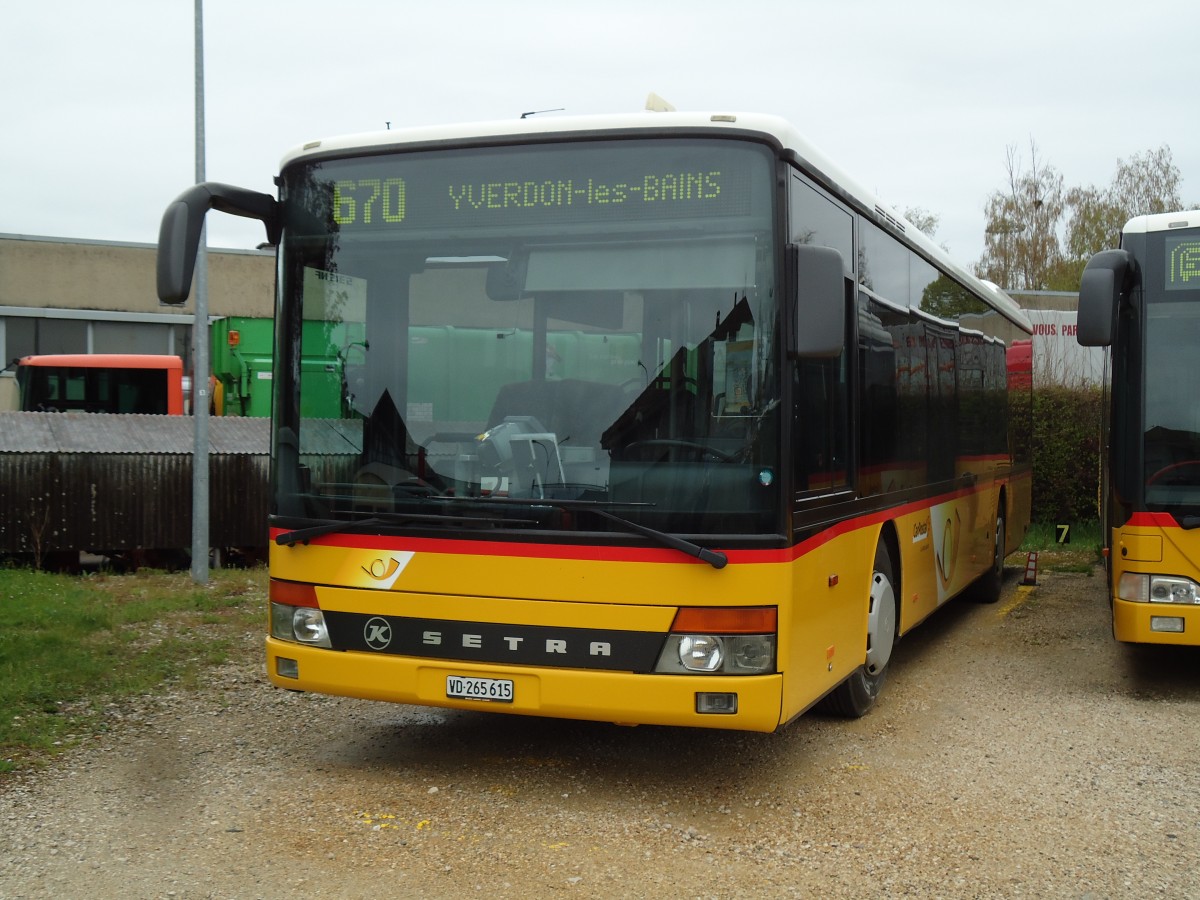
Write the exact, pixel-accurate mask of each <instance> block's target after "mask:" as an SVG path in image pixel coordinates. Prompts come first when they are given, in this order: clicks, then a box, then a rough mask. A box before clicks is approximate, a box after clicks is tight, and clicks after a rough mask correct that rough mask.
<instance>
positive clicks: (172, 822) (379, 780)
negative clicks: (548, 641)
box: [0, 558, 1200, 898]
mask: <svg viewBox="0 0 1200 900" xmlns="http://www.w3.org/2000/svg"><path fill="white" fill-rule="evenodd" d="M1014 559H1015V558H1014ZM1010 562H1012V560H1010ZM1021 563H1022V566H1023V563H1024V560H1023V558H1022V559H1021ZM1019 574H1020V573H1019V572H1018V570H1017V569H1014V568H1010V569H1009V570H1008V573H1007V575H1008V583H1007V588H1006V591H1005V596H1004V598H1003V599H1002V600H1001V602H1000V604H999V605H997V606H974V605H971V604H969V603H953V604H950V605H949V606H948V607H947V608H945V609H943V610H942V611H940V612H939V613H938V614H937V615H936V616H934V617H933V618H932V619H931V620H930V621H929V622H926V623H925V624H924V625H923V626H922V627H921V628H920V629H918V630H917V631H916V632H914V633H913V634H912V635H911V636H909V637H908V638H906V639H905V640H904V641H902V642H901V644H900V645H899V647H898V650H897V658H896V659H895V660H894V663H893V670H892V673H891V677H890V680H889V683H888V685H887V687H886V688H885V691H884V695H883V697H882V698H881V700H880V703H879V705H878V707H877V708H876V709H875V710H874V711H872V713H871V714H870V715H868V716H867V717H865V718H864V719H861V720H858V721H842V720H837V719H831V718H822V717H818V716H815V715H810V716H805V717H804V718H802V719H800V720H799V721H797V722H796V723H794V724H793V725H792V726H791V727H790V728H788V729H786V730H785V731H783V732H781V733H779V734H775V735H748V734H722V733H716V732H712V733H710V732H698V731H692V730H682V729H666V728H647V727H643V728H637V729H626V728H618V727H615V726H609V725H599V724H589V723H575V722H557V721H551V720H537V719H522V718H516V717H506V716H497V715H487V714H482V713H459V712H444V711H437V710H423V709H418V708H414V707H399V706H391V705H384V704H374V703H367V702H362V701H351V700H345V699H335V698H327V697H318V696H309V695H295V694H289V693H285V692H282V691H279V690H276V689H274V688H271V687H270V686H269V685H267V683H266V681H265V678H264V677H263V676H262V674H261V671H260V670H261V664H262V663H261V647H260V643H259V636H258V635H257V634H255V635H248V636H247V640H246V648H245V654H244V659H243V660H241V661H239V662H238V663H236V664H231V665H228V666H226V667H225V668H223V669H221V670H219V671H217V672H215V673H214V677H213V679H212V683H211V687H210V688H209V689H206V690H203V691H201V692H199V693H173V694H167V695H165V696H157V697H154V698H147V699H146V700H144V701H143V702H141V703H139V704H135V705H133V706H131V707H127V708H122V709H116V708H113V709H111V710H109V712H110V715H111V718H112V724H113V728H112V730H111V731H110V732H109V733H107V734H105V735H103V736H101V737H99V738H96V739H95V740H93V741H90V742H88V743H87V744H86V745H85V746H83V747H81V748H79V749H77V750H73V751H71V752H70V753H68V754H65V755H63V756H62V757H59V758H57V759H55V760H54V761H53V762H52V763H51V764H50V765H49V766H48V767H47V768H45V769H43V770H41V771H38V772H35V773H31V774H26V775H22V776H18V777H13V776H9V777H8V778H7V780H4V781H0V897H3V898H18V897H31V898H32V897H59V896H68V895H72V894H79V893H82V892H86V893H87V895H89V896H94V897H110V896H112V897H117V896H120V897H137V898H141V897H147V898H149V897H182V898H277V897H279V898H282V897H347V898H353V897H376V896H385V895H386V896H400V897H433V898H438V897H447V898H449V897H456V898H457V897H462V896H464V895H466V896H471V895H480V896H482V895H487V896H492V897H514V898H515V897H522V898H524V897H529V896H564V897H566V896H578V897H600V896H603V897H631V898H632V897H678V898H692V897H695V898H708V897H715V898H726V897H729V898H732V897H767V898H770V897H821V898H837V897H847V898H850V897H853V898H861V897H900V896H917V895H919V896H922V897H954V898H957V897H1074V898H1106V897H1138V898H1141V897H1152V896H1164V897H1195V896H1200V865H1198V864H1200V771H1198V767H1197V763H1196V747H1197V746H1198V745H1200V715H1197V712H1198V711H1200V651H1194V650H1187V651H1170V650H1167V651H1164V650H1162V649H1158V650H1152V649H1147V648H1127V647H1122V646H1119V645H1117V644H1115V643H1114V642H1113V641H1112V639H1111V636H1110V633H1109V626H1108V619H1107V606H1106V603H1105V600H1104V597H1103V593H1104V588H1103V581H1102V579H1101V578H1100V576H1099V575H1098V574H1097V575H1095V576H1087V575H1080V574H1044V575H1042V577H1041V578H1040V583H1039V585H1038V587H1036V588H1034V589H1032V590H1030V589H1018V588H1017V587H1016V579H1017V577H1018V575H1019Z"/></svg>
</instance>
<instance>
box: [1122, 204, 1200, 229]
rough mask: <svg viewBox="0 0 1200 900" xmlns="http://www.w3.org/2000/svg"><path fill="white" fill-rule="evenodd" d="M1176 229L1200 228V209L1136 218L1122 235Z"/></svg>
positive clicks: (1131, 220) (1129, 223) (1129, 222)
mask: <svg viewBox="0 0 1200 900" xmlns="http://www.w3.org/2000/svg"><path fill="white" fill-rule="evenodd" d="M1176 228H1200V209H1193V210H1191V211H1188V212H1169V213H1156V214H1155V215H1152V216H1134V217H1133V218H1132V219H1130V220H1129V221H1128V222H1126V223H1125V227H1124V228H1122V229H1121V233H1122V234H1146V233H1147V232H1150V231H1171V230H1174V229H1176Z"/></svg>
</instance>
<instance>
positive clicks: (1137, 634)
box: [1110, 513, 1200, 646]
mask: <svg viewBox="0 0 1200 900" xmlns="http://www.w3.org/2000/svg"><path fill="white" fill-rule="evenodd" d="M1133 522H1136V523H1137V524H1129V525H1126V526H1124V527H1122V528H1114V529H1113V530H1112V548H1113V551H1112V553H1111V555H1110V559H1111V566H1112V586H1111V589H1112V593H1113V596H1112V598H1111V599H1112V612H1113V637H1115V638H1116V639H1117V640H1118V641H1124V642H1127V643H1135V644H1174V645H1181V646H1200V606H1197V605H1190V604H1178V603H1139V602H1134V601H1129V600H1122V599H1120V598H1119V597H1117V596H1116V594H1117V586H1118V585H1119V584H1120V583H1121V576H1122V575H1123V574H1125V573H1127V572H1128V573H1137V574H1143V575H1173V576H1179V577H1183V578H1191V579H1192V580H1197V579H1200V531H1189V530H1185V529H1183V528H1180V527H1179V526H1178V525H1177V524H1176V523H1175V521H1174V519H1172V518H1171V516H1169V515H1165V514H1154V513H1149V514H1139V515H1138V516H1136V517H1135V518H1134V519H1133V520H1131V523H1133ZM1159 617H1168V618H1178V619H1182V620H1183V632H1182V633H1180V632H1173V631H1152V630H1151V628H1150V620H1151V619H1152V618H1159Z"/></svg>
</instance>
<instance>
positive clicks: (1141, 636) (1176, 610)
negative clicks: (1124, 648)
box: [1113, 598, 1200, 646]
mask: <svg viewBox="0 0 1200 900" xmlns="http://www.w3.org/2000/svg"><path fill="white" fill-rule="evenodd" d="M1113 637H1115V638H1116V639H1117V640H1118V641H1124V642H1126V643H1131V644H1178V645H1186V646H1200V606H1184V605H1181V604H1175V603H1138V602H1133V601H1130V600H1121V599H1116V598H1114V600H1113Z"/></svg>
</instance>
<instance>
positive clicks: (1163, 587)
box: [1117, 572, 1200, 605]
mask: <svg viewBox="0 0 1200 900" xmlns="http://www.w3.org/2000/svg"><path fill="white" fill-rule="evenodd" d="M1117 596H1118V597H1119V598H1120V599H1122V600H1131V601H1133V602H1135V603H1182V604H1188V605H1195V604H1200V584H1197V583H1196V582H1194V581H1192V580H1191V579H1190V578H1181V577H1179V576H1176V575H1139V574H1136V573H1131V572H1126V573H1125V574H1124V575H1122V576H1121V580H1120V582H1119V583H1118V585H1117Z"/></svg>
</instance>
